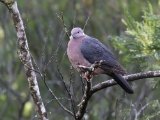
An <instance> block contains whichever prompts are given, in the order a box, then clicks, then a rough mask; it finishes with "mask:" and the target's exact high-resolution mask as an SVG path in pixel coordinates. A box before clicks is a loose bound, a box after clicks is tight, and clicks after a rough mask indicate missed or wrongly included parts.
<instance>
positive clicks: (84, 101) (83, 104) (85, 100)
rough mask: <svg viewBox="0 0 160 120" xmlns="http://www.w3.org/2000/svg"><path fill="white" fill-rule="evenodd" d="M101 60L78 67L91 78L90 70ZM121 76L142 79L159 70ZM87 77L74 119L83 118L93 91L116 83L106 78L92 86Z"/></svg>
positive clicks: (159, 75)
mask: <svg viewBox="0 0 160 120" xmlns="http://www.w3.org/2000/svg"><path fill="white" fill-rule="evenodd" d="M102 62H103V61H100V62H95V63H94V64H92V65H91V66H90V67H85V66H79V68H80V69H81V70H82V71H83V72H85V73H86V74H87V76H91V77H89V79H91V78H92V72H93V71H94V70H95V69H96V68H97V67H100V65H101V63H102ZM123 77H124V79H126V80H127V81H135V80H140V79H144V78H153V77H160V70H157V71H148V72H141V73H136V74H130V75H126V76H123ZM89 79H87V80H88V81H87V85H86V87H85V92H84V95H83V97H82V100H81V103H80V104H79V105H78V106H79V109H78V111H77V113H76V120H81V119H82V118H83V116H84V114H85V112H86V108H87V104H88V102H89V99H90V98H91V96H92V95H93V94H94V93H96V92H98V91H99V90H102V89H105V88H108V87H111V86H114V85H117V83H116V82H115V81H114V80H113V79H110V80H106V81H104V82H101V83H99V84H97V85H95V86H93V87H92V86H91V83H90V81H89Z"/></svg>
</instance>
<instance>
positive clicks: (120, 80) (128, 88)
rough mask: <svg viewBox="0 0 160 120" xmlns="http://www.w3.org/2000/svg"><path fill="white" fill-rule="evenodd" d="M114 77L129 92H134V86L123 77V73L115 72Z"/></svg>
mask: <svg viewBox="0 0 160 120" xmlns="http://www.w3.org/2000/svg"><path fill="white" fill-rule="evenodd" d="M111 76H112V77H113V79H114V80H115V81H116V82H117V83H118V84H119V85H120V86H121V87H122V88H123V89H124V90H125V91H126V92H127V93H129V94H133V93H134V92H133V89H132V87H131V86H130V85H129V83H128V82H127V81H126V80H125V79H124V78H123V77H122V75H120V74H117V73H113V74H112V75H111Z"/></svg>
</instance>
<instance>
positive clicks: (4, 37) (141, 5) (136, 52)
mask: <svg viewBox="0 0 160 120" xmlns="http://www.w3.org/2000/svg"><path fill="white" fill-rule="evenodd" d="M17 2H18V7H19V10H20V13H21V15H22V18H23V21H24V25H25V30H26V34H27V38H28V42H29V48H30V52H31V54H32V57H33V58H34V60H35V62H36V64H37V66H38V67H39V69H40V71H41V72H42V73H44V72H45V74H46V82H47V84H48V85H49V87H50V88H51V89H52V91H53V92H54V93H55V95H56V96H57V97H58V99H59V100H60V101H61V102H62V104H64V105H65V106H66V107H67V108H68V109H71V104H70V99H69V97H68V93H67V91H66V89H65V87H64V84H63V81H65V83H66V85H67V87H68V89H69V90H70V91H71V94H72V95H73V99H74V102H75V109H76V105H77V104H78V103H79V102H80V100H81V97H82V95H83V94H82V93H83V88H84V85H83V80H81V78H80V76H79V74H78V73H77V72H76V71H74V70H72V69H71V67H70V66H71V65H70V63H69V61H68V58H67V56H66V48H67V42H68V40H69V38H68V36H67V35H66V32H65V31H64V24H63V23H62V21H61V20H60V19H59V17H60V18H61V17H62V15H63V18H64V22H65V25H66V26H67V29H68V32H69V34H70V30H71V29H72V28H73V27H75V26H79V27H82V28H83V27H84V25H85V23H86V21H87V19H88V17H89V20H88V22H87V24H86V27H85V33H86V34H88V35H90V36H94V37H96V38H98V39H99V40H101V42H103V43H105V44H106V45H108V46H109V47H110V49H111V50H112V51H113V53H114V54H115V55H116V57H117V59H118V60H119V61H120V63H121V64H122V65H123V66H124V68H125V69H126V70H127V72H128V74H131V73H137V72H141V71H149V70H158V69H160V1H159V0H17ZM62 13H63V14H62ZM16 40H17V38H16V32H15V29H14V25H13V22H12V19H11V17H10V14H9V12H8V10H7V8H6V7H5V6H4V5H3V4H0V116H1V117H0V118H1V120H36V119H37V117H36V113H35V106H34V104H33V101H32V98H31V97H30V93H29V88H28V82H27V79H26V76H25V74H24V68H23V65H22V63H21V62H20V60H19V58H18V55H17V45H16V43H17V42H16ZM46 64H47V65H46ZM44 68H45V69H44ZM37 76H38V83H39V87H40V91H41V95H42V99H43V101H44V103H45V105H46V109H47V112H48V116H49V119H51V120H53V119H54V120H72V119H73V118H72V116H70V115H69V114H68V113H66V112H65V111H64V110H63V109H62V108H61V107H60V106H59V105H58V104H57V102H56V100H55V99H54V98H53V96H52V95H51V94H50V93H49V92H48V90H47V88H46V86H45V85H44V81H43V80H42V78H41V77H40V76H39V75H38V74H37ZM107 79H108V76H104V75H101V76H98V77H95V78H94V80H93V85H95V84H97V83H99V82H102V81H105V80H107ZM159 80H160V78H150V79H144V80H139V81H134V82H132V83H131V84H132V86H133V89H134V91H135V92H134V94H133V95H128V94H126V93H125V92H124V91H123V90H122V89H121V88H120V87H119V86H113V87H110V88H107V89H104V90H101V91H99V92H97V93H96V94H94V95H93V96H92V98H91V100H90V101H89V104H88V107H87V113H86V114H85V117H84V119H85V120H159V118H160V101H159V100H160V94H159V91H160V82H159Z"/></svg>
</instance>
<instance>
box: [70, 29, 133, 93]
mask: <svg viewBox="0 0 160 120" xmlns="http://www.w3.org/2000/svg"><path fill="white" fill-rule="evenodd" d="M67 55H68V58H69V60H70V62H71V64H72V66H73V67H74V68H75V69H76V70H77V71H79V72H80V73H81V75H82V77H83V78H85V79H88V78H87V76H85V73H83V71H81V69H79V66H85V67H90V66H91V65H92V64H93V63H95V62H99V61H101V60H103V62H102V64H101V66H100V68H97V69H95V71H94V72H93V75H99V74H107V75H109V76H111V77H112V78H113V79H114V80H115V81H116V82H117V83H118V84H119V85H120V86H121V87H122V88H123V89H124V90H125V91H126V92H128V93H133V90H132V88H131V86H130V85H129V83H128V82H127V81H126V80H125V79H124V78H123V77H122V75H124V74H125V70H124V69H123V68H122V67H121V65H120V64H119V62H118V61H117V59H116V58H115V57H114V55H113V54H112V53H111V52H110V50H109V49H108V48H107V47H106V46H105V45H104V44H102V43H101V42H100V41H99V40H97V39H95V38H92V37H90V36H88V35H86V34H85V33H84V32H83V30H82V29H81V28H78V27H77V28H73V29H72V31H71V36H70V41H69V42H68V47H67Z"/></svg>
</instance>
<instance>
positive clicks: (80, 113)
mask: <svg viewBox="0 0 160 120" xmlns="http://www.w3.org/2000/svg"><path fill="white" fill-rule="evenodd" d="M91 96H92V94H91V82H90V81H87V85H86V86H85V92H84V95H83V97H82V100H81V103H80V104H79V105H78V106H79V109H78V111H77V113H76V120H81V119H82V117H83V115H84V114H85V112H86V107H87V104H88V102H89V99H90V97H91Z"/></svg>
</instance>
